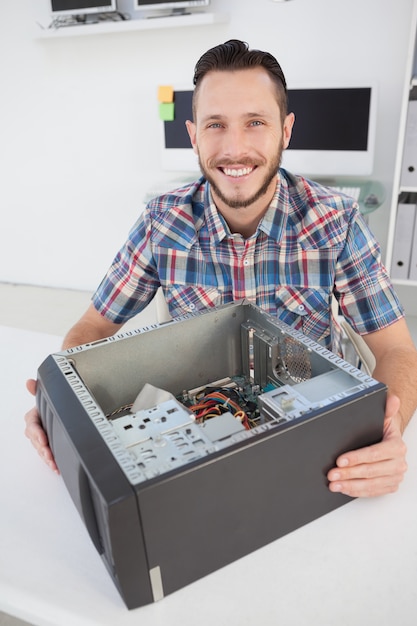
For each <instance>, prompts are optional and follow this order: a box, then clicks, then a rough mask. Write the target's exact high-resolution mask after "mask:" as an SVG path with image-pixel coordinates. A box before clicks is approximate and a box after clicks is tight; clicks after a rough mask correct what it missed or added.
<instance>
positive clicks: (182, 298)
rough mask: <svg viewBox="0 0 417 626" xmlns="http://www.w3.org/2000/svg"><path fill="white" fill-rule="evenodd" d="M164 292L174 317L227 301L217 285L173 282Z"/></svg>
mask: <svg viewBox="0 0 417 626" xmlns="http://www.w3.org/2000/svg"><path fill="white" fill-rule="evenodd" d="M164 292H165V300H166V302H167V303H168V307H169V311H170V313H171V315H172V316H173V317H177V316H178V315H185V314H187V313H194V312H195V311H202V310H205V309H207V308H211V307H215V306H219V305H220V304H224V303H225V297H224V294H223V293H222V291H221V290H220V289H218V288H215V287H202V286H197V285H181V284H173V285H169V286H168V287H166V288H165V290H164ZM230 301H231V300H230Z"/></svg>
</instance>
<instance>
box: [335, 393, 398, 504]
mask: <svg viewBox="0 0 417 626" xmlns="http://www.w3.org/2000/svg"><path fill="white" fill-rule="evenodd" d="M399 409H400V401H399V398H398V397H397V396H394V395H389V396H388V398H387V404H386V408H385V422H384V433H383V437H382V441H381V442H380V443H377V444H374V445H372V446H367V447H366V448H361V449H359V450H352V451H351V452H346V453H345V454H342V455H341V456H340V457H339V458H338V459H337V460H336V467H334V468H333V469H331V470H330V471H329V473H328V474H327V478H328V479H329V481H330V484H329V489H330V491H334V492H340V493H344V494H345V495H347V496H352V497H372V496H381V495H384V494H387V493H393V492H394V491H397V489H398V487H399V485H400V483H401V481H402V480H403V478H404V474H405V472H406V471H407V463H406V460H405V457H406V452H407V448H406V446H405V443H404V441H403V440H402V436H401V430H400V423H401V419H400V416H399V413H398V412H399Z"/></svg>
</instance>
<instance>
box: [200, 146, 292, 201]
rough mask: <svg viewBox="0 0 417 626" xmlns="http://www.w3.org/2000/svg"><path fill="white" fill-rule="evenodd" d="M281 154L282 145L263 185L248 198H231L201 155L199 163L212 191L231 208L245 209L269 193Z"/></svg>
mask: <svg viewBox="0 0 417 626" xmlns="http://www.w3.org/2000/svg"><path fill="white" fill-rule="evenodd" d="M281 156H282V147H280V149H279V151H278V153H277V155H276V158H275V159H274V160H273V161H272V162H271V164H270V166H269V168H268V170H267V172H266V174H265V178H264V180H263V183H262V185H261V186H260V187H259V189H258V190H257V191H255V193H254V194H252V195H251V196H249V197H248V198H246V199H244V198H230V197H227V196H226V194H224V193H223V192H222V190H221V189H220V187H219V186H218V185H217V184H216V182H215V181H214V180H213V178H212V177H211V176H210V174H209V172H208V171H207V170H206V169H205V167H204V166H203V164H202V162H201V159H200V155H198V163H199V166H200V170H201V173H202V174H203V176H204V178H205V179H206V180H207V181H208V182H209V183H210V185H211V189H212V192H213V193H214V195H216V196H217V197H218V198H219V200H221V201H222V202H224V203H225V204H226V205H227V206H228V207H230V208H231V209H243V208H245V207H248V206H250V205H251V204H253V203H254V202H256V201H257V200H259V199H260V198H262V196H264V195H265V194H266V193H267V191H268V189H269V186H270V184H271V182H272V181H273V179H274V178H275V177H276V175H277V172H278V169H279V166H280V164H281ZM221 165H222V167H227V165H229V164H225V163H224V162H222V164H221ZM239 165H243V166H245V165H247V166H250V165H253V162H251V163H245V162H239Z"/></svg>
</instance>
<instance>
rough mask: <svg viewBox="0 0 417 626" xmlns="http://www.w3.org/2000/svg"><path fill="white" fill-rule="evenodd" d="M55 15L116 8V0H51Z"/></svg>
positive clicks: (79, 13)
mask: <svg viewBox="0 0 417 626" xmlns="http://www.w3.org/2000/svg"><path fill="white" fill-rule="evenodd" d="M50 2H51V13H52V14H53V15H66V14H68V15H84V14H86V13H100V12H105V11H115V10H116V0H50Z"/></svg>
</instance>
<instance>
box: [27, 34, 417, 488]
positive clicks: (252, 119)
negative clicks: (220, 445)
mask: <svg viewBox="0 0 417 626" xmlns="http://www.w3.org/2000/svg"><path fill="white" fill-rule="evenodd" d="M194 84H195V92H194V97H193V121H192V122H191V121H188V122H187V129H188V133H189V135H190V139H191V143H192V146H193V149H194V151H195V152H196V153H197V154H198V157H199V162H200V168H201V171H202V173H203V177H204V178H203V179H201V180H200V181H196V182H195V183H193V184H192V185H190V186H188V187H186V188H184V189H182V190H178V191H176V192H173V193H170V194H166V195H163V196H161V197H160V198H157V199H155V200H153V201H151V202H150V203H149V205H148V207H147V208H146V210H145V212H144V213H143V215H141V216H140V217H139V219H138V221H137V223H136V224H135V226H134V227H133V229H132V231H131V233H130V235H129V238H128V240H127V242H126V244H125V246H124V247H123V248H122V249H121V250H120V252H119V253H118V254H117V256H116V258H115V260H114V262H113V264H112V266H111V268H110V269H109V271H108V273H107V275H106V276H105V278H104V280H103V282H102V283H101V285H100V286H99V288H98V290H97V292H96V293H95V295H94V297H93V301H92V304H91V305H90V307H89V308H88V310H87V311H86V313H85V314H84V315H83V316H82V318H81V319H80V320H79V322H77V323H76V324H75V326H74V327H73V328H72V329H71V330H70V331H69V333H68V334H67V336H66V337H65V339H64V344H63V348H68V347H70V346H75V345H80V344H83V343H87V342H91V341H94V340H97V339H101V338H104V337H108V336H110V335H112V334H114V333H115V332H117V331H118V330H119V329H120V328H121V326H122V325H123V323H124V322H125V321H126V320H127V319H129V318H130V317H132V316H134V315H136V314H137V313H138V312H139V311H140V310H142V309H143V308H144V307H145V306H146V305H147V304H148V303H149V302H150V300H151V299H152V298H153V297H154V295H155V292H156V290H157V289H158V287H159V286H162V288H163V291H164V296H165V299H166V301H167V303H168V306H169V308H170V312H171V315H173V316H176V315H179V314H183V313H186V312H189V311H192V310H198V309H203V308H206V307H211V306H215V305H218V304H223V303H226V302H231V301H233V300H238V299H241V298H246V299H248V300H250V301H252V302H256V303H257V304H258V305H259V306H261V307H263V308H264V309H266V310H268V311H269V312H270V313H273V314H274V315H277V316H278V317H279V318H280V319H282V320H283V321H285V322H287V323H289V324H290V325H291V326H293V327H295V328H299V329H301V330H302V331H303V332H305V333H306V334H308V335H310V336H311V337H312V338H313V339H315V340H316V341H319V342H321V343H322V344H324V345H325V346H326V347H328V348H330V349H333V350H337V332H336V326H335V324H334V321H333V320H332V316H331V300H332V297H333V296H335V297H336V299H337V300H338V302H339V306H340V308H341V311H342V312H343V314H344V316H345V317H346V319H347V320H348V321H349V322H350V323H351V325H352V326H353V328H354V329H355V330H356V331H357V332H359V333H360V334H361V335H362V336H363V337H364V339H365V341H366V343H367V345H368V346H369V348H370V349H371V351H372V352H373V354H374V356H375V359H376V368H375V372H374V377H375V378H377V379H378V380H380V381H382V382H384V383H385V384H387V386H388V389H389V394H388V399H387V404H386V415H385V427H384V435H383V439H382V441H381V442H380V443H378V444H376V445H373V446H369V447H367V448H363V449H360V450H355V451H351V452H349V453H346V454H343V455H342V456H341V457H340V458H339V459H337V464H336V467H335V468H333V469H332V470H330V472H329V474H328V479H329V489H330V490H331V491H335V492H342V493H345V494H347V495H350V496H377V495H380V494H384V493H389V492H392V491H395V490H396V489H397V488H398V485H399V484H400V482H401V480H402V478H403V475H404V472H405V471H406V461H405V454H406V448H405V445H404V443H403V441H402V436H401V435H402V432H403V430H404V428H405V426H406V424H407V422H408V421H409V419H410V418H411V416H412V414H413V412H414V411H415V408H416V406H417V391H416V385H415V379H416V373H417V352H416V350H415V348H414V345H413V342H412V340H411V337H410V334H409V331H408V329H407V325H406V322H405V319H404V314H403V311H402V308H401V305H400V304H399V302H398V299H397V297H396V295H395V294H394V292H393V289H392V286H391V284H390V281H389V278H388V276H387V273H386V271H385V269H384V267H383V266H382V264H381V262H380V254H379V247H378V245H377V243H376V242H375V240H374V238H373V237H372V235H371V233H370V232H369V230H368V229H367V226H366V224H365V223H364V221H363V220H362V218H361V216H360V214H359V211H358V207H357V205H356V203H354V202H353V200H350V199H349V198H347V197H345V196H341V195H334V194H332V193H331V192H330V191H329V190H328V189H326V188H324V187H321V186H320V185H318V184H317V183H313V182H311V181H307V180H305V179H304V178H301V177H299V176H294V175H292V174H290V173H288V172H286V171H285V170H283V169H279V166H280V161H281V155H282V151H283V150H284V149H285V148H287V146H288V144H289V142H290V138H291V132H292V127H293V124H294V115H293V114H292V113H288V112H287V97H286V83H285V78H284V75H283V73H282V70H281V68H280V66H279V64H278V63H277V61H276V59H274V57H272V56H271V55H270V54H268V53H265V52H261V51H258V50H249V49H248V47H247V45H246V44H245V43H243V42H240V41H237V40H231V41H229V42H226V43H225V44H222V45H219V46H216V47H215V48H212V49H211V50H209V51H208V52H207V53H205V54H204V55H203V56H202V57H201V59H200V60H199V61H198V63H197V65H196V69H195V76H194ZM277 172H278V174H277ZM28 388H29V390H30V391H31V392H32V393H33V392H34V390H35V382H34V381H28ZM26 422H27V427H26V434H27V436H28V437H29V438H30V439H31V440H32V443H33V444H34V446H35V447H36V448H37V449H38V451H39V453H40V454H41V455H42V456H43V458H44V459H45V460H46V462H47V463H49V464H50V466H51V467H52V468H53V469H55V470H57V468H56V465H55V462H54V460H53V457H52V453H51V451H50V449H49V447H48V442H47V439H46V435H45V433H44V432H43V430H42V428H41V426H40V423H39V416H38V414H37V412H36V410H35V409H32V410H31V411H29V412H28V413H27V415H26Z"/></svg>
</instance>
